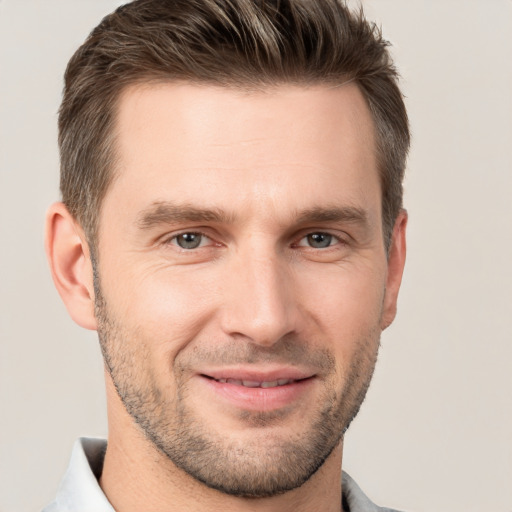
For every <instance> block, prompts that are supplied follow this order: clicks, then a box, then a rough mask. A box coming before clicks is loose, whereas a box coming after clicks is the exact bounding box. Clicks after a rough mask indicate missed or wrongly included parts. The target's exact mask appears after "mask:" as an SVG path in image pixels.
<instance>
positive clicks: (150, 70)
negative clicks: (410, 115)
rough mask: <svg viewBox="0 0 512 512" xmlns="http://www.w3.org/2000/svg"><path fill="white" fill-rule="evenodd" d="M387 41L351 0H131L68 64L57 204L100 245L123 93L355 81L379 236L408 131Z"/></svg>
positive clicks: (396, 199)
mask: <svg viewBox="0 0 512 512" xmlns="http://www.w3.org/2000/svg"><path fill="white" fill-rule="evenodd" d="M387 47H388V43H387V41H385V40H384V39H383V38H382V34H381V32H380V30H379V29H378V28H377V27H376V25H375V24H372V23H369V22H368V21H366V20H365V18H364V16H363V13H362V11H358V12H351V11H350V10H349V8H348V7H347V5H346V3H345V2H344V0H322V1H317V0H136V1H134V2H131V3H129V4H126V5H124V6H122V7H119V8H118V9H117V10H116V11H114V12H113V13H112V14H110V15H108V16H106V17H105V18H104V19H103V20H102V22H101V23H100V24H99V25H98V26H97V27H96V28H95V29H94V30H93V31H92V32H91V34H90V35H89V37H88V38H87V40H86V41H85V43H84V44H83V45H82V46H81V47H80V48H79V49H78V50H77V51H76V53H75V54H74V55H73V57H72V58H71V60H70V62H69V64H68V67H67V69H66V74H65V88H64V98H63V101H62V105H61V108H60V112H59V147H60V153H61V182H60V186H61V192H62V199H63V201H64V203H65V204H66V206H67V208H68V209H69V211H70V212H71V214H72V215H73V216H74V217H75V219H76V220H77V221H78V222H79V223H80V224H81V225H82V227H83V228H84V231H85V233H86V235H87V237H88V240H89V243H91V244H92V245H93V246H94V242H95V239H96V234H97V224H98V217H99V212H100V208H101V203H102V200H103V198H104V196H105V193H106V191H107V189H108V186H109V184H110V183H111V181H112V178H113V174H114V172H113V168H114V167H115V157H116V155H115V150H114V142H115V140H114V139H115V136H114V123H115V116H116V106H117V101H118V98H119V97H120V93H121V91H122V90H123V89H124V88H125V87H127V86H128V85H131V84H134V83H139V82H148V81H153V80H156V81H162V80H165V81H178V80H181V81H182V80H185V81H191V82H195V83H205V84H216V85H223V86H232V87H249V88H261V87H265V86H268V85H276V84H281V83H289V84H298V85H300V84H304V85H309V84H315V83H328V84H335V85H336V84H342V83H344V82H346V81H348V80H351V81H353V82H355V83H356V84H357V85H358V86H359V88H360V90H361V91H362V93H363V95H364V96H365V98H366V101H367V103H368V106H369V108H370V111H371V114H372V116H373V119H374V122H375V129H376V139H377V148H376V149H377V158H378V165H379V173H380V181H381V189H382V216H383V230H384V239H385V241H386V245H388V244H389V240H390V236H391V232H392V229H393V225H394V222H395V219H396V217H397V215H398V213H399V211H400V209H401V208H402V195H403V191H402V180H403V176H404V170H405V162H406V157H407V152H408V148H409V139H410V136H409V127H408V120H407V113H406V109H405V106H404V103H403V98H402V94H401V92H400V90H399V88H398V84H397V81H398V76H397V72H396V70H395V67H394V65H393V63H392V61H391V58H390V56H389V52H388V49H387Z"/></svg>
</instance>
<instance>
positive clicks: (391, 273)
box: [381, 210, 407, 330]
mask: <svg viewBox="0 0 512 512" xmlns="http://www.w3.org/2000/svg"><path fill="white" fill-rule="evenodd" d="M406 227H407V212H406V211H405V210H402V211H401V212H400V213H399V214H398V217H397V219H396V221H395V225H394V228H393V234H392V237H391V244H390V247H389V256H388V274H387V279H386V292H385V296H384V304H383V309H382V317H381V329H382V330H384V329H386V328H387V327H389V326H390V325H391V323H392V322H393V320H394V319H395V316H396V307H397V300H398V292H399V290H400V284H401V282H402V275H403V271H404V265H405V255H406V237H405V231H406Z"/></svg>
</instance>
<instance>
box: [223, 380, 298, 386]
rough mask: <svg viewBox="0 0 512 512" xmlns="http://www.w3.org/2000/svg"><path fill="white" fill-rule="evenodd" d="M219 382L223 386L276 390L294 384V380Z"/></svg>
mask: <svg viewBox="0 0 512 512" xmlns="http://www.w3.org/2000/svg"><path fill="white" fill-rule="evenodd" d="M216 380H217V382H221V383H222V384H226V383H227V384H234V385H235V386H245V387H246V388H275V387H277V386H285V385H286V384H290V383H291V382H293V379H278V380H271V381H264V382H260V381H256V380H238V379H216Z"/></svg>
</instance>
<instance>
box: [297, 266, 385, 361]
mask: <svg viewBox="0 0 512 512" xmlns="http://www.w3.org/2000/svg"><path fill="white" fill-rule="evenodd" d="M326 274H327V273H326ZM303 285H304V286H303V287H302V296H303V297H304V309H305V313H307V314H308V316H309V317H310V318H311V320H312V321H311V322H310V325H311V326H313V325H314V326H316V329H317V332H316V336H319V335H320V336H322V337H323V338H324V339H327V340H329V341H328V342H329V344H330V347H331V349H332V350H333V351H334V352H335V353H336V357H337V358H338V359H339V360H340V361H344V360H349V359H350V358H351V354H353V352H354V351H357V349H358V348H359V346H360V345H361V343H365V342H367V341H368V340H371V339H374V338H375V337H378V333H379V332H380V328H379V325H380V319H381V314H382V304H383V298H384V289H385V269H384V267H383V268H379V267H378V266H371V265H359V266H357V267H356V266H355V265H354V266H352V267H351V268H350V269H349V268H348V266H345V267H339V268H337V269H336V271H332V269H331V271H330V272H329V273H328V275H324V276H323V279H321V278H320V276H318V275H317V276H316V277H315V278H314V279H313V278H312V279H310V280H308V281H305V282H303ZM308 334H309V335H310V336H311V335H312V336H315V333H314V332H311V333H308Z"/></svg>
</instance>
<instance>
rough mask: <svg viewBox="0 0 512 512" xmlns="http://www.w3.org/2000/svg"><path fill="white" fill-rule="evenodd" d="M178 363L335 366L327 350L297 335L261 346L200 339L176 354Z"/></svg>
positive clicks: (326, 368)
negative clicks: (200, 340)
mask: <svg viewBox="0 0 512 512" xmlns="http://www.w3.org/2000/svg"><path fill="white" fill-rule="evenodd" d="M176 364H177V365H178V367H181V368H182V369H184V368H189V367H194V366H197V365H199V364H201V365H204V364H206V365H212V366H236V365H258V364H259V365H264V364H282V365H293V366H297V367H305V368H308V369H309V370H313V371H315V373H329V372H332V371H334V369H335V358H334V356H333V354H332V353H331V351H330V350H328V349H326V348H317V347H315V346H314V344H311V343H308V342H305V341H304V340H300V339H298V338H297V337H286V338H283V339H280V340H278V341H277V342H275V343H274V344H272V345H271V346H262V345H258V344H256V343H253V342H251V341H250V340H246V339H243V340H236V339H231V340H229V341H226V342H213V343H211V342H204V343H202V342H199V343H198V344H196V345H194V346H192V347H188V349H187V350H185V351H184V352H182V353H181V354H180V355H179V356H178V357H177V358H176Z"/></svg>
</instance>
